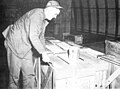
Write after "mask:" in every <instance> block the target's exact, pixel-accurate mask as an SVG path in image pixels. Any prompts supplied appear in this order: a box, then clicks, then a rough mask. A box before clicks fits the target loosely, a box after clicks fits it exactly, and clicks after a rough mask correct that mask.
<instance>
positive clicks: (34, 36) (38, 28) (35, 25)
mask: <svg viewBox="0 0 120 89" xmlns="http://www.w3.org/2000/svg"><path fill="white" fill-rule="evenodd" d="M42 21H43V18H42V16H41V15H40V14H37V13H36V14H34V15H33V16H31V18H30V33H29V37H30V41H31V43H32V45H33V46H34V48H35V49H36V50H37V51H38V52H39V53H40V54H42V52H44V51H45V47H44V45H43V44H42V42H41V40H40V39H39V35H40V34H41V32H42Z"/></svg>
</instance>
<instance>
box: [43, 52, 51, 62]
mask: <svg viewBox="0 0 120 89" xmlns="http://www.w3.org/2000/svg"><path fill="white" fill-rule="evenodd" d="M42 58H43V59H42V60H43V61H44V62H50V58H49V56H48V55H47V53H46V52H43V53H42Z"/></svg>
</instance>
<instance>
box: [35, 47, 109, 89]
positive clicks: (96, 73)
mask: <svg viewBox="0 0 120 89" xmlns="http://www.w3.org/2000/svg"><path fill="white" fill-rule="evenodd" d="M75 46H76V45H75ZM72 47H74V46H73V45H72ZM79 49H80V56H79V58H77V59H73V62H69V60H65V59H62V58H61V57H59V56H58V55H57V54H55V53H52V54H49V57H50V59H51V60H50V62H51V63H52V65H50V66H48V67H46V68H47V69H45V70H46V72H44V73H48V69H49V70H50V69H51V71H49V76H50V77H51V78H47V80H48V81H46V83H47V84H43V85H44V87H42V89H105V82H106V79H107V72H108V68H109V63H108V62H106V61H103V60H100V59H98V58H97V55H101V54H103V53H101V52H98V51H95V50H93V49H88V50H89V51H91V52H95V53H97V54H95V55H94V56H90V55H89V54H88V56H86V54H87V53H86V51H87V50H86V49H87V48H84V47H81V46H80V47H79ZM84 49H85V50H84ZM62 53H63V54H64V55H68V53H67V52H62ZM74 60H75V61H74ZM37 63H38V64H39V62H37ZM39 67H40V66H39ZM39 71H41V68H39ZM39 73H40V72H38V75H39ZM39 76H40V75H39ZM46 76H48V75H47V74H46ZM40 82H41V81H40ZM38 84H40V83H38ZM50 84H51V85H50ZM39 87H40V85H39ZM39 89H40V88H39Z"/></svg>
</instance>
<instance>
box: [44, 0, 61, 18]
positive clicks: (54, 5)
mask: <svg viewBox="0 0 120 89" xmlns="http://www.w3.org/2000/svg"><path fill="white" fill-rule="evenodd" d="M60 8H62V7H61V6H60V5H59V3H58V2H57V1H55V0H50V1H49V2H48V3H47V5H46V8H45V17H46V19H48V20H52V19H53V18H56V17H57V15H59V13H60Z"/></svg>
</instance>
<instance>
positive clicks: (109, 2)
mask: <svg viewBox="0 0 120 89" xmlns="http://www.w3.org/2000/svg"><path fill="white" fill-rule="evenodd" d="M48 1H49V0H0V40H1V41H0V89H7V86H8V76H9V75H8V73H9V70H8V65H7V56H6V49H5V47H4V37H3V35H2V32H3V31H4V30H5V29H6V28H7V26H9V25H11V24H13V23H14V22H15V21H17V20H18V19H19V18H20V17H21V16H22V15H24V14H25V13H26V12H28V11H29V10H31V9H33V8H44V7H45V5H46V3H47V2H48ZM57 1H59V2H60V5H61V6H62V7H63V9H61V13H60V15H59V16H58V17H57V18H56V19H55V20H52V21H51V23H50V24H49V25H48V26H47V28H46V33H45V36H46V37H54V38H56V39H59V40H61V41H64V39H63V33H66V34H69V37H68V38H67V39H69V40H71V41H74V39H73V36H78V35H82V36H83V42H82V45H83V46H86V47H90V48H92V49H94V50H97V51H100V52H103V53H105V40H111V41H119V40H120V30H119V29H120V0H67V1H65V0H57ZM119 86H120V85H119ZM119 88H120V87H119ZM85 89H88V88H85ZM117 89H118V88H117Z"/></svg>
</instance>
